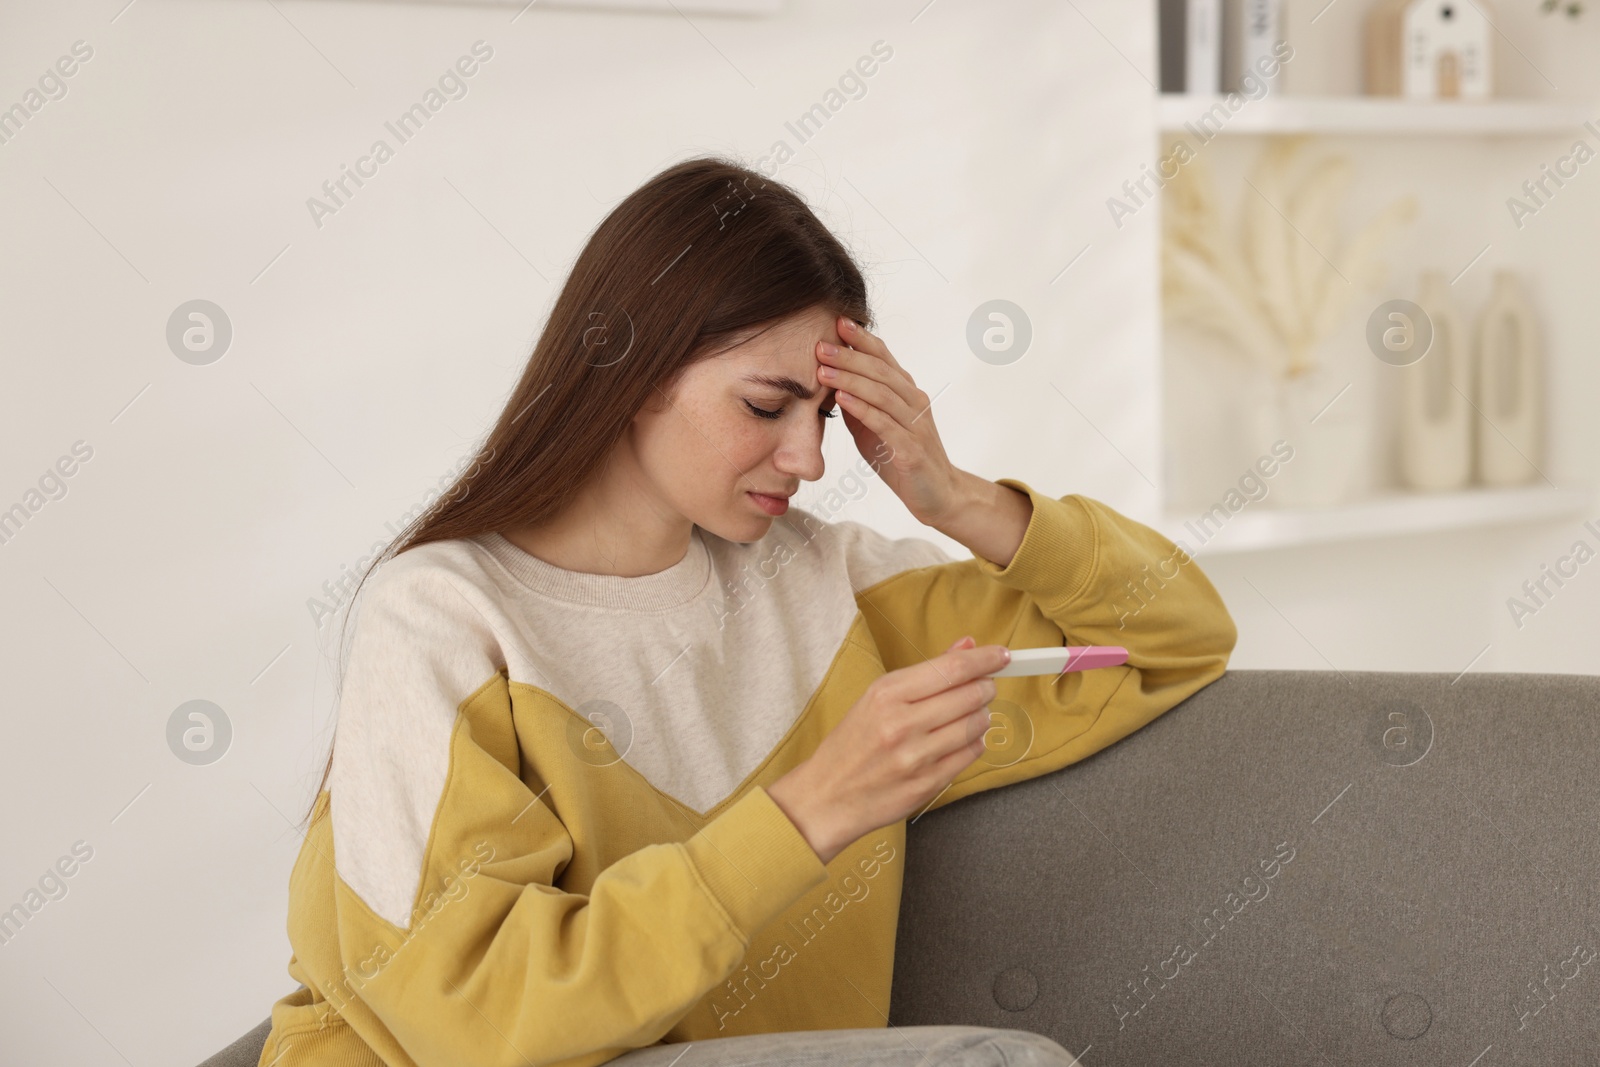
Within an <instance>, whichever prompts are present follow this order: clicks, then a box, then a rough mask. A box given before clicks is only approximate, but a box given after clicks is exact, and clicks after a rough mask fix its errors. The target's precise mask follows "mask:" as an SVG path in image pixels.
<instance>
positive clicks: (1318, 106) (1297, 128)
mask: <svg viewBox="0 0 1600 1067" xmlns="http://www.w3.org/2000/svg"><path fill="white" fill-rule="evenodd" d="M1226 99H1227V98H1226V97H1225V96H1189V95H1186V94H1182V93H1162V94H1160V95H1159V96H1158V97H1157V104H1156V122H1157V125H1158V126H1160V128H1161V129H1162V130H1164V131H1167V132H1172V133H1181V132H1184V130H1185V124H1186V123H1192V122H1194V121H1195V120H1196V119H1197V118H1199V117H1200V116H1201V115H1203V114H1205V113H1206V112H1208V111H1210V110H1211V109H1212V108H1213V107H1214V106H1216V105H1221V111H1218V112H1215V116H1216V117H1215V118H1213V120H1212V122H1211V123H1210V125H1209V127H1208V128H1207V130H1206V131H1205V132H1207V133H1208V134H1209V133H1210V132H1211V131H1215V130H1217V129H1218V128H1219V125H1220V129H1221V132H1222V133H1234V134H1237V133H1248V134H1263V133H1358V134H1482V135H1486V136H1522V135H1530V134H1535V135H1537V134H1572V135H1577V134H1579V133H1581V132H1582V129H1583V124H1584V123H1585V122H1589V121H1593V122H1595V125H1596V126H1597V127H1600V105H1586V104H1583V103H1578V102H1569V101H1546V100H1507V99H1500V100H1486V101H1483V102H1479V103H1474V102H1469V101H1460V100H1443V101H1414V100H1400V99H1397V98H1393V97H1372V96H1292V95H1291V96H1276V97H1274V96H1266V97H1262V98H1261V99H1259V100H1249V99H1246V100H1245V101H1244V103H1243V105H1242V106H1240V108H1239V110H1237V111H1229V110H1228V107H1227V104H1226V103H1224V101H1225V100H1226ZM1224 116H1225V117H1224ZM1196 128H1197V129H1199V127H1196ZM1207 139H1209V136H1208V137H1207Z"/></svg>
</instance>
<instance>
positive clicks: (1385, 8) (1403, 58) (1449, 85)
mask: <svg viewBox="0 0 1600 1067" xmlns="http://www.w3.org/2000/svg"><path fill="white" fill-rule="evenodd" d="M1487 8H1488V0H1378V2H1377V3H1375V4H1374V5H1373V6H1372V7H1371V8H1370V9H1369V10H1368V11H1367V23H1366V54H1365V65H1364V70H1363V75H1364V86H1363V88H1364V90H1365V91H1366V92H1367V93H1368V94H1369V95H1372V96H1401V97H1405V98H1406V99H1409V100H1452V99H1460V100H1484V99H1487V98H1488V97H1489V96H1490V95H1492V93H1493V70H1494V64H1493V59H1494V56H1493V53H1492V52H1491V49H1490V41H1491V39H1492V38H1493V35H1494V27H1493V26H1492V25H1491V23H1490V18H1491V17H1492V10H1486V9H1487Z"/></svg>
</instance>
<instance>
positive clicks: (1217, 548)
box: [1161, 484, 1593, 559]
mask: <svg viewBox="0 0 1600 1067" xmlns="http://www.w3.org/2000/svg"><path fill="white" fill-rule="evenodd" d="M1592 501H1593V494H1592V493H1591V492H1589V491H1587V490H1580V489H1553V488H1551V487H1549V486H1547V485H1542V484H1541V485H1536V486H1527V487H1522V488H1516V489H1469V490H1463V491H1460V492H1453V493H1405V494H1400V493H1396V494H1393V495H1386V496H1381V497H1373V498H1370V499H1368V500H1365V501H1361V502H1358V503H1352V504H1346V505H1341V506H1339V507H1332V508H1320V509H1311V508H1305V509H1294V510H1291V509H1287V508H1274V507H1271V506H1268V505H1264V504H1246V505H1245V507H1244V508H1242V509H1241V510H1240V511H1239V512H1237V513H1236V514H1232V515H1230V516H1229V517H1228V519H1227V521H1226V522H1225V523H1223V524H1222V526H1221V528H1220V529H1218V528H1217V525H1216V521H1215V520H1214V519H1213V520H1212V521H1211V523H1210V524H1209V525H1207V526H1201V525H1200V524H1199V521H1198V520H1199V515H1200V512H1199V511H1198V509H1197V510H1196V512H1195V513H1194V514H1190V515H1169V516H1167V517H1166V519H1165V520H1164V521H1163V522H1162V524H1161V531H1162V533H1164V534H1166V536H1167V537H1169V538H1171V539H1172V540H1173V541H1180V540H1181V541H1182V542H1183V544H1184V545H1185V546H1186V547H1187V549H1188V550H1189V551H1190V552H1191V553H1192V554H1193V555H1194V556H1195V557H1196V558H1197V559H1198V558H1203V557H1205V556H1208V555H1212V554H1219V555H1220V554H1224V553H1232V552H1252V551H1259V550H1261V549H1269V548H1285V547H1291V546H1295V545H1309V544H1318V543H1322V542H1328V541H1348V540H1355V539H1359V538H1365V537H1392V536H1397V535H1401V534H1415V533H1428V532H1433V531H1438V530H1455V529H1465V528H1469V527H1482V526H1502V525H1508V524H1511V523H1520V522H1535V521H1538V520H1541V519H1554V518H1565V517H1568V516H1581V515H1582V514H1583V512H1584V511H1585V510H1586V509H1587V508H1588V507H1589V506H1590V504H1591V502H1592ZM1196 530H1198V531H1199V532H1198V533H1197V532H1196ZM1208 532H1209V534H1210V539H1209V540H1202V536H1201V535H1204V534H1207V533H1208Z"/></svg>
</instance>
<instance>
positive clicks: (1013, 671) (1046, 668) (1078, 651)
mask: <svg viewBox="0 0 1600 1067" xmlns="http://www.w3.org/2000/svg"><path fill="white" fill-rule="evenodd" d="M1126 662H1128V650H1127V649H1125V648H1122V647H1120V646H1118V645H1055V646H1052V647H1050V648H1013V649H1012V650H1011V662H1010V663H1008V664H1006V665H1005V666H1004V667H1001V668H1000V669H999V670H997V671H995V672H994V673H993V674H991V675H988V677H990V678H1011V677H1016V676H1019V675H1025V674H1066V673H1067V672H1068V671H1087V670H1092V669H1093V668H1095V667H1115V666H1117V665H1118V664H1122V663H1126Z"/></svg>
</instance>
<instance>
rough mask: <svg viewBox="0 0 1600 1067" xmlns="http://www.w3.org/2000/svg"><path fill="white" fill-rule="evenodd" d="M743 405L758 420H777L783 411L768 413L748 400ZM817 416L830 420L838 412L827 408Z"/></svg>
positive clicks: (780, 409)
mask: <svg viewBox="0 0 1600 1067" xmlns="http://www.w3.org/2000/svg"><path fill="white" fill-rule="evenodd" d="M744 405H745V407H747V408H749V409H750V411H751V413H752V414H754V415H755V416H756V417H757V418H759V419H776V418H779V417H781V416H782V415H783V409H782V408H779V409H778V410H776V411H768V410H767V409H766V408H758V407H756V406H755V405H754V404H752V403H750V401H748V400H746V401H745V402H744ZM817 414H818V415H821V416H822V417H823V418H825V419H831V418H835V417H837V415H838V412H837V411H835V410H834V409H833V408H829V409H827V410H826V411H820V410H819V411H818V412H817Z"/></svg>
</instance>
